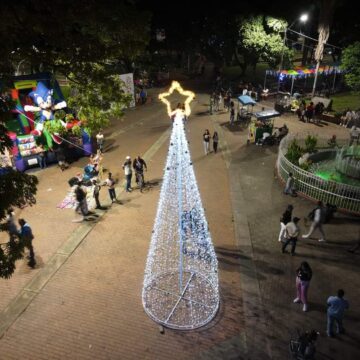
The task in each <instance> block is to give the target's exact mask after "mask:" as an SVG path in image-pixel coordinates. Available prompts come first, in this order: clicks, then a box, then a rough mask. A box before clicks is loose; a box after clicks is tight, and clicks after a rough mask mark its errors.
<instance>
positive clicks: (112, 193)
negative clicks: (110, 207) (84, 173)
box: [104, 172, 116, 202]
mask: <svg viewBox="0 0 360 360" xmlns="http://www.w3.org/2000/svg"><path fill="white" fill-rule="evenodd" d="M104 185H106V186H107V187H108V191H109V196H110V200H111V202H115V201H116V193H115V180H114V179H113V177H112V173H111V172H109V174H108V178H107V179H106V180H105V182H104Z"/></svg>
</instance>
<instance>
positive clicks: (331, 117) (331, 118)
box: [320, 114, 340, 125]
mask: <svg viewBox="0 0 360 360" xmlns="http://www.w3.org/2000/svg"><path fill="white" fill-rule="evenodd" d="M320 119H321V120H323V121H326V122H329V123H333V124H337V125H339V124H340V118H338V117H337V116H334V115H330V114H322V115H321V116H320Z"/></svg>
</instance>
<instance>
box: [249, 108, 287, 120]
mask: <svg viewBox="0 0 360 360" xmlns="http://www.w3.org/2000/svg"><path fill="white" fill-rule="evenodd" d="M280 115H281V114H280V113H279V112H278V111H276V110H264V111H260V112H257V113H255V116H256V118H257V119H258V120H267V119H271V118H273V117H277V116H280Z"/></svg>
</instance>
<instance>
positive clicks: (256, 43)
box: [235, 15, 292, 72]
mask: <svg viewBox="0 0 360 360" xmlns="http://www.w3.org/2000/svg"><path fill="white" fill-rule="evenodd" d="M286 26H287V24H286V22H285V21H282V20H280V19H275V18H272V17H264V16H263V15H257V16H251V17H241V18H240V19H239V38H238V41H237V47H236V48H235V55H236V58H237V60H238V62H239V65H240V67H241V69H242V71H243V72H245V71H246V68H247V67H248V66H249V65H252V66H253V68H254V69H255V68H256V65H257V63H258V62H259V61H260V60H263V61H266V62H268V63H269V64H270V65H271V66H273V67H275V66H276V64H278V63H279V61H280V58H281V54H282V52H284V58H286V59H289V58H290V57H291V54H292V52H291V51H290V49H289V48H287V47H283V45H282V44H283V41H282V37H281V31H284V29H286Z"/></svg>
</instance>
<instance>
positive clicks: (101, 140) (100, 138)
mask: <svg viewBox="0 0 360 360" xmlns="http://www.w3.org/2000/svg"><path fill="white" fill-rule="evenodd" d="M96 143H97V146H98V150H100V154H103V153H104V134H103V132H102V130H99V132H98V133H97V134H96Z"/></svg>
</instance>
